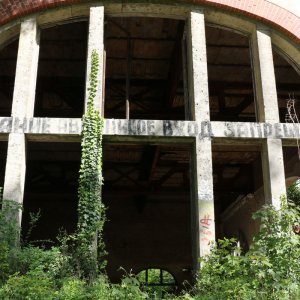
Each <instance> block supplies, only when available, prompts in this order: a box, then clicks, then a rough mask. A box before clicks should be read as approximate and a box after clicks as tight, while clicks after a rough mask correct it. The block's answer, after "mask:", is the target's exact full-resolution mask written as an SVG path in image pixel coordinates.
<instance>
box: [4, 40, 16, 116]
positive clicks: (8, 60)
mask: <svg viewBox="0 0 300 300" xmlns="http://www.w3.org/2000/svg"><path fill="white" fill-rule="evenodd" d="M18 45H19V39H17V40H15V41H13V42H11V43H10V44H8V45H7V46H5V47H4V48H1V49H0V116H1V117H10V116H11V108H12V99H13V92H14V84H15V74H16V65H17V56H18Z"/></svg>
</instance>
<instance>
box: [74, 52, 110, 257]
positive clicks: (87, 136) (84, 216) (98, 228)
mask: <svg viewBox="0 0 300 300" xmlns="http://www.w3.org/2000/svg"><path fill="white" fill-rule="evenodd" d="M98 71H99V55H98V53H97V51H96V50H94V51H93V52H92V57H91V74H90V87H89V88H88V92H89V96H88V102H87V110H86V113H85V114H84V115H83V120H82V140H81V148H82V150H81V151H82V152H81V166H80V171H79V189H78V197H79V201H78V202H79V203H78V234H79V237H80V241H81V242H82V243H84V244H86V245H89V246H90V249H92V248H97V247H95V244H96V245H97V242H98V249H100V251H102V253H98V256H99V254H100V255H103V254H104V243H103V239H102V235H103V226H104V222H105V206H104V204H103V202H102V200H101V186H102V183H103V178H102V131H103V119H102V118H101V116H100V113H99V111H97V110H96V109H95V106H94V99H95V97H96V92H97V78H98ZM97 236H98V241H97Z"/></svg>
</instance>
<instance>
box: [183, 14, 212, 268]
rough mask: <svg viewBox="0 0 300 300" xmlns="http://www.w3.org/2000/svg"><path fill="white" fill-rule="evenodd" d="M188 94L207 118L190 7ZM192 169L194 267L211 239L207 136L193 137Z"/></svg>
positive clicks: (201, 51) (201, 49) (203, 67)
mask: <svg viewBox="0 0 300 300" xmlns="http://www.w3.org/2000/svg"><path fill="white" fill-rule="evenodd" d="M187 41H188V44H187V45H188V49H187V52H188V63H189V66H188V72H189V97H190V99H189V100H190V102H191V111H192V117H193V118H194V120H195V121H197V122H199V123H198V124H200V122H202V121H209V119H210V112H209V96H208V76H207V57H206V39H205V22H204V13H203V11H198V10H197V11H192V12H191V13H190V15H189V19H188V33H187ZM191 166H192V167H191V171H192V176H191V177H192V187H191V195H192V236H193V241H192V242H193V259H194V268H198V267H199V264H198V258H199V257H200V256H204V255H207V254H209V252H210V245H209V244H210V243H211V242H213V241H214V240H215V218H214V199H213V172H212V153H211V140H210V137H205V136H202V135H201V134H200V135H199V136H197V137H196V138H195V142H194V148H193V152H192V161H191Z"/></svg>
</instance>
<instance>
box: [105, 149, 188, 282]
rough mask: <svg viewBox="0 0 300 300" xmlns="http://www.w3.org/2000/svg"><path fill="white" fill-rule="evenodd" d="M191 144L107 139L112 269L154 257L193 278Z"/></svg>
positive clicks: (114, 276)
mask: <svg viewBox="0 0 300 300" xmlns="http://www.w3.org/2000/svg"><path fill="white" fill-rule="evenodd" d="M189 170H190V145H185V144H183V145H175V144H174V145H169V144H154V145H153V144H152V145H149V144H147V145H145V144H126V143H122V144H116V143H105V145H104V151H103V172H104V173H103V176H104V178H105V184H104V186H103V190H102V199H103V201H104V203H105V204H106V206H107V207H108V209H107V219H108V220H109V221H108V222H107V223H106V224H105V228H104V234H105V241H106V246H107V251H108V257H107V262H108V265H107V273H108V275H109V277H110V278H111V280H112V281H113V282H114V281H119V280H120V278H121V276H122V274H121V272H120V271H118V270H119V268H120V266H122V267H123V268H124V269H125V270H126V271H128V272H129V270H133V272H136V270H141V269H143V268H144V267H145V265H149V262H151V264H153V265H159V266H160V267H161V268H163V269H167V270H170V272H172V273H173V274H176V278H177V279H178V283H179V284H182V282H183V281H185V280H188V281H190V282H191V281H192V277H191V276H192V275H191V272H186V271H183V270H186V269H188V270H191V269H192V263H193V262H192V250H191V246H192V241H191V217H190V214H191V211H190V203H191V200H190V175H189V173H190V171H189Z"/></svg>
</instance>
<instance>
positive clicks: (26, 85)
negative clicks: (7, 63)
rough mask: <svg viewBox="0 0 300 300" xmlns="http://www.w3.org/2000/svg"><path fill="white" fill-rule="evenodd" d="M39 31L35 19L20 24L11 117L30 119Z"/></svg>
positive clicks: (32, 109)
mask: <svg viewBox="0 0 300 300" xmlns="http://www.w3.org/2000/svg"><path fill="white" fill-rule="evenodd" d="M39 39H40V34H39V29H38V26H37V23H36V19H35V18H32V19H28V20H26V21H24V22H23V23H22V24H21V32H20V39H19V50H18V58H17V68H16V77H15V86H14V93H13V104H12V116H14V117H32V116H33V111H34V100H35V87H36V76H37V68H38V57H39Z"/></svg>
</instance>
